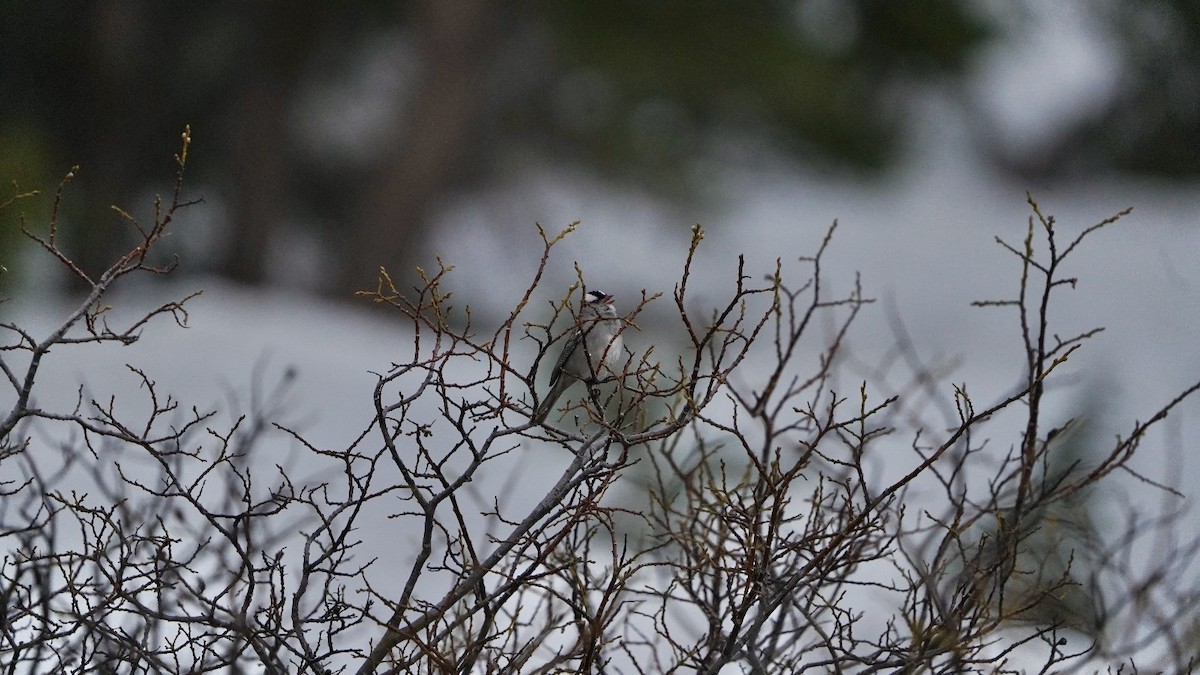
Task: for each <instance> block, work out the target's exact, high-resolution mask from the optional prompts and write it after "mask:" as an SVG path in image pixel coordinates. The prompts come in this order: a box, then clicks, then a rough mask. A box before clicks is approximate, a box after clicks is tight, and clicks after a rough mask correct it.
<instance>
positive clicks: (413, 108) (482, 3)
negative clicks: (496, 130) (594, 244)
mask: <svg viewBox="0 0 1200 675" xmlns="http://www.w3.org/2000/svg"><path fill="white" fill-rule="evenodd" d="M502 18H503V9H502V8H501V5H500V4H498V3H496V2H493V1H490V0H426V1H424V2H421V3H420V4H419V5H418V7H417V8H416V15H415V16H414V17H413V21H414V25H415V26H416V30H417V40H418V49H419V51H420V58H421V59H422V64H421V68H422V74H421V76H420V78H419V80H418V82H417V85H416V87H415V89H414V90H413V91H411V92H408V96H409V97H410V98H409V102H408V105H407V109H408V115H407V120H408V121H407V123H406V124H404V125H403V128H400V129H398V134H397V136H396V137H395V140H394V142H393V144H392V146H391V147H389V148H387V149H386V150H384V152H383V153H382V157H381V160H380V163H379V165H378V166H377V168H376V170H375V171H374V172H373V174H372V176H373V177H372V178H371V179H370V180H368V181H367V183H366V186H365V188H366V192H365V194H364V195H363V196H362V198H361V199H359V200H358V204H359V212H358V219H357V222H355V223H354V226H353V227H352V231H351V234H350V236H348V237H346V238H345V239H344V240H343V241H344V242H345V243H344V246H345V248H344V249H343V251H342V256H341V270H340V275H341V278H340V279H339V289H338V290H360V289H364V288H369V287H373V286H374V280H375V276H376V271H377V270H378V268H379V267H380V266H381V265H382V266H385V267H388V268H389V269H390V270H391V271H393V272H395V273H396V275H397V277H401V276H403V274H402V273H407V268H408V267H409V266H410V265H411V264H413V263H414V257H415V255H416V254H417V252H418V251H419V250H420V248H421V246H422V244H423V243H424V241H425V238H426V234H427V232H426V230H427V224H428V220H429V217H430V215H431V213H432V211H433V209H434V208H435V207H436V205H437V203H438V201H439V200H440V199H441V198H443V197H444V196H445V195H446V194H447V193H448V192H449V191H450V190H451V189H452V188H453V186H454V184H455V183H456V182H457V181H458V179H459V178H460V177H462V176H463V174H464V173H465V172H466V169H467V168H468V166H469V165H470V162H471V160H472V159H473V157H474V153H472V152H471V147H472V145H473V144H474V143H475V142H477V141H479V140H480V139H481V137H482V135H481V134H480V133H479V125H480V122H481V114H480V113H481V109H482V108H483V106H484V104H485V103H486V95H485V89H486V85H487V75H488V70H489V68H488V66H489V65H490V62H491V60H492V57H493V55H494V52H495V51H496V47H497V45H498V44H499V43H500V38H501V30H500V26H499V23H500V22H501V20H502Z"/></svg>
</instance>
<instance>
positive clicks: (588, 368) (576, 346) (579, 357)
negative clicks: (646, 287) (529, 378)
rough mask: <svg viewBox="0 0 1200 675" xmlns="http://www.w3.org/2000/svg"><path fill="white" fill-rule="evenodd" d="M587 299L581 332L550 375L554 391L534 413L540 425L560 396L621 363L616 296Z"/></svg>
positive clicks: (593, 295)
mask: <svg viewBox="0 0 1200 675" xmlns="http://www.w3.org/2000/svg"><path fill="white" fill-rule="evenodd" d="M584 298H585V300H584V303H583V307H580V308H579V330H577V331H575V333H574V334H573V335H571V337H570V339H568V340H567V344H565V345H563V350H562V354H559V356H558V363H556V364H554V372H552V373H551V374H550V392H549V393H548V394H546V397H545V398H543V399H542V402H541V404H540V405H538V407H537V411H536V412H534V414H533V421H534V422H535V423H537V424H541V423H542V422H544V421H545V420H546V416H547V415H549V414H550V409H551V408H553V407H554V403H555V401H557V400H558V397H559V396H562V394H563V392H564V391H566V390H567V388H568V387H570V386H571V385H572V384H575V382H576V381H577V380H578V381H580V382H583V383H584V384H586V385H589V386H590V385H592V384H594V383H595V382H596V381H597V380H598V379H599V378H600V371H601V369H604V368H607V369H609V370H612V369H613V368H614V367H616V365H617V363H618V362H620V360H621V327H622V322H621V319H620V318H619V317H617V308H616V307H614V306H613V296H611V295H608V294H607V293H604V292H602V291H588V293H587V295H585V296H584Z"/></svg>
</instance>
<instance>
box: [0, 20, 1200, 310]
mask: <svg viewBox="0 0 1200 675" xmlns="http://www.w3.org/2000/svg"><path fill="white" fill-rule="evenodd" d="M2 6H3V15H4V20H3V22H0V45H3V46H2V47H0V54H2V56H0V58H2V62H0V97H2V98H0V100H3V101H4V105H3V106H2V107H0V176H2V177H3V178H4V179H5V181H6V183H7V182H8V181H12V180H15V181H17V182H18V183H19V185H20V186H21V187H22V188H27V189H28V188H35V189H42V190H43V191H52V190H53V187H54V186H55V185H56V184H57V182H58V181H59V180H60V179H61V177H62V176H63V175H64V174H65V173H66V172H67V170H68V169H69V168H70V167H71V166H72V165H74V164H79V165H81V167H82V169H81V171H80V172H78V178H77V179H76V181H75V185H74V187H73V189H72V191H71V193H70V197H69V199H68V202H67V204H66V206H67V211H66V214H65V215H66V218H65V219H64V220H65V226H66V228H67V230H66V233H65V234H66V236H68V237H69V244H68V249H69V250H72V251H74V252H76V254H77V255H78V256H79V257H80V259H81V261H82V263H83V265H84V268H85V269H87V270H98V269H100V268H101V266H103V265H104V264H105V263H106V262H107V261H109V260H111V258H112V256H113V255H114V253H115V252H116V251H118V250H122V249H123V248H124V247H126V246H127V245H128V244H129V243H130V242H131V241H133V238H132V234H131V232H129V231H128V230H129V228H128V226H127V224H124V223H122V222H120V220H119V219H118V218H117V217H115V216H114V215H113V214H112V213H111V212H110V211H109V210H108V206H109V205H110V204H117V205H121V206H122V207H123V208H125V209H127V210H129V211H130V212H132V213H134V214H135V215H138V216H141V217H149V213H150V212H149V205H150V203H151V199H152V196H153V195H154V194H155V193H166V192H167V188H168V187H169V184H170V182H169V181H170V179H171V177H172V163H171V153H172V152H173V151H174V150H175V149H176V147H177V139H178V136H179V133H180V132H181V131H182V130H183V128H184V125H186V124H190V125H191V127H192V130H193V134H194V138H195V146H194V149H193V153H194V154H193V156H192V164H191V166H190V169H189V170H190V176H189V182H188V193H189V194H190V195H192V196H200V197H202V198H203V199H204V202H205V203H204V205H203V206H200V207H197V208H194V209H192V210H191V211H190V212H188V213H187V214H186V218H184V219H183V221H182V223H181V226H180V227H178V228H177V229H176V230H175V233H174V235H173V236H174V239H175V241H174V242H173V245H174V246H175V247H176V248H177V250H178V252H180V254H181V257H182V262H183V265H182V271H183V272H184V273H204V274H214V275H219V276H220V277H224V278H227V279H231V280H234V281H237V282H239V283H245V284H274V285H285V286H288V287H293V288H301V289H305V290H313V291H318V292H321V293H324V294H328V295H331V296H334V297H342V298H345V297H348V293H347V291H350V290H355V289H360V288H366V287H370V286H372V284H373V279H374V276H375V271H376V270H377V269H378V267H379V266H380V265H385V266H387V267H388V268H389V269H391V270H393V271H396V270H399V271H403V270H408V269H411V267H412V266H413V265H416V264H422V265H426V266H428V265H430V261H431V260H432V258H433V257H434V256H435V255H440V256H442V257H443V258H444V259H446V261H447V262H456V261H461V259H462V256H461V255H459V252H460V251H462V250H466V251H470V250H472V249H473V248H474V247H475V246H476V244H475V243H474V242H473V241H471V240H472V239H475V238H478V236H486V235H471V236H468V235H467V234H466V233H465V232H464V230H463V229H462V226H463V224H464V223H465V222H467V221H471V220H473V219H476V218H475V216H474V215H472V214H475V213H476V212H477V211H478V210H480V209H482V210H484V211H486V212H487V213H488V217H487V218H486V224H487V228H490V229H491V230H492V231H494V232H507V231H513V232H517V231H519V232H523V233H526V234H528V233H529V232H531V231H532V228H531V224H532V222H533V221H534V220H538V219H541V218H547V219H548V220H547V221H544V224H545V225H546V226H547V227H548V228H551V229H556V228H557V227H560V226H562V225H564V224H565V223H567V222H570V221H571V220H575V219H577V218H583V217H584V216H585V215H590V214H585V213H580V212H576V213H570V209H566V210H565V211H564V210H561V209H557V208H552V207H550V206H547V203H548V202H550V201H552V200H553V198H552V197H547V196H546V193H547V192H554V191H556V190H557V191H558V192H560V193H561V192H562V190H563V189H564V187H566V186H564V185H563V184H562V182H563V181H566V182H568V183H569V184H570V185H571V186H574V187H575V188H576V189H582V190H585V191H590V192H592V193H595V192H597V191H602V192H604V193H606V194H610V195H621V198H622V199H625V200H627V201H628V202H630V203H636V204H638V205H639V206H638V207H636V209H635V210H634V211H633V212H630V213H626V214H618V216H619V217H620V218H622V219H628V218H638V219H640V222H638V223H636V225H637V226H638V227H639V228H652V229H661V228H668V227H677V228H679V229H680V230H686V228H687V227H689V226H690V224H691V223H692V222H694V221H704V222H706V223H708V224H710V229H712V228H714V227H722V228H723V227H726V225H725V224H722V223H720V222H719V219H718V218H717V216H718V215H719V214H722V213H730V212H732V210H733V209H736V208H739V205H744V204H745V203H746V202H747V201H748V200H747V197H748V196H750V195H748V193H747V190H746V189H745V185H744V182H745V181H746V179H747V177H750V182H752V183H753V184H755V185H760V184H761V182H762V181H761V180H759V179H762V178H763V177H764V176H763V174H764V173H767V174H770V177H771V178H777V177H779V176H784V175H788V174H791V175H793V176H796V175H800V176H805V175H807V176H810V177H811V176H816V177H818V179H819V180H829V179H830V177H834V178H837V179H839V180H841V181H842V182H843V183H846V182H849V183H851V184H854V185H857V186H865V187H867V188H876V189H887V188H888V187H889V186H893V185H894V184H895V180H897V177H898V176H903V175H905V173H906V172H907V173H913V172H921V171H924V170H926V169H927V168H928V167H924V166H922V160H921V159H920V156H921V153H922V152H925V151H927V150H928V149H929V148H930V147H933V148H937V147H940V146H943V145H944V144H947V143H950V144H952V146H953V152H954V153H957V154H958V155H959V156H960V157H961V158H962V159H961V160H960V161H964V162H967V161H969V162H971V163H973V164H976V165H978V166H981V167H983V168H984V170H985V174H984V175H986V176H987V178H990V179H993V180H1011V181H1013V182H1014V183H1016V184H1020V185H1022V186H1024V187H1026V188H1028V189H1032V190H1034V191H1035V192H1041V191H1045V190H1048V189H1051V188H1053V187H1055V186H1059V185H1062V184H1063V183H1064V182H1065V181H1078V180H1079V179H1081V178H1083V177H1094V176H1097V175H1104V176H1110V175H1112V174H1114V173H1116V174H1119V175H1127V176H1139V177H1143V176H1149V177H1154V178H1156V179H1162V180H1165V181H1171V182H1177V183H1182V184H1185V185H1186V186H1187V189H1194V187H1195V184H1196V183H1195V180H1194V179H1195V176H1196V174H1197V172H1198V171H1200V151H1198V148H1200V3H1197V2H1195V1H1194V0H1152V1H1122V0H1095V1H1092V2H1086V3H1059V2H1050V1H1049V0H913V1H910V2H899V3H898V2H890V1H888V0H790V1H778V0H738V1H733V0H725V1H721V0H715V1H712V2H703V3H695V2H687V1H684V0H662V1H659V2H651V3H647V2H622V1H616V2H614V1H604V2H602V1H599V0H575V1H573V2H552V1H539V0H525V1H521V2H474V1H468V0H442V1H436V2H433V1H430V2H411V1H410V2H406V1H389V2H378V1H370V0H364V1H360V2H353V3H326V2H313V1H311V0H292V1H289V2H282V1H262V2H253V3H244V2H216V3H204V4H197V3H191V2H162V1H160V0H120V1H116V2H103V3H95V2H86V1H82V0H76V1H66V2H55V3H24V2H14V1H8V0H6V1H5V2H3V3H2ZM931 131H932V133H931ZM739 177H740V178H741V179H742V181H741V182H739ZM769 179H770V178H768V180H769ZM805 182H806V181H803V180H800V181H797V189H803V188H804V183H805ZM1168 184H1172V183H1170V182H1169V183H1168ZM580 186H586V187H580ZM484 195H490V200H484V199H483V197H482V196H484ZM1020 196H1021V195H1020V192H1019V191H1017V192H1016V194H1015V196H1014V199H1015V200H1019V199H1020ZM930 197H936V196H930ZM575 198H576V201H579V198H578V195H577V196H576V197H575ZM42 201H43V202H44V203H42V204H39V205H36V206H30V207H26V210H27V211H30V213H31V216H32V217H31V222H38V220H39V218H44V216H45V209H46V208H48V200H42ZM1014 205H1015V207H1016V209H1015V210H1016V211H1018V212H1019V211H1020V203H1019V202H1014ZM931 206H932V205H931ZM38 209H41V211H39V210H38ZM932 210H933V209H931V211H932ZM847 215H849V214H847ZM11 216H12V214H9V218H10V219H11ZM585 224H588V225H592V224H593V223H591V222H588V219H587V218H585ZM594 225H595V226H597V227H599V228H605V227H607V226H608V225H609V223H605V222H595V223H594ZM886 225H887V224H886V223H863V224H862V226H863V227H867V228H883V227H886ZM961 225H963V224H961V223H960V224H953V226H961ZM822 226H823V225H822ZM729 227H732V225H730V226H729ZM14 229H15V228H14V227H5V228H4V229H3V235H2V236H3V237H5V238H4V239H3V240H0V243H3V244H4V250H5V253H4V255H3V258H4V260H5V264H6V266H8V267H9V269H10V270H13V274H10V275H8V277H7V279H5V283H7V284H10V285H11V284H13V283H19V281H18V279H20V278H21V277H22V275H24V278H26V279H30V283H32V284H34V285H38V286H40V285H42V284H44V283H61V282H62V279H57V280H56V279H47V278H45V277H43V276H41V275H39V274H38V273H37V271H36V270H30V269H24V270H21V266H22V264H23V263H22V260H20V259H18V258H20V257H21V256H22V255H23V254H20V253H18V252H17V251H15V250H11V249H10V247H11V246H13V245H14V242H15V241H16V239H17V238H16V237H15V236H14ZM464 238H465V239H467V241H463V240H462V239H464ZM502 239H503V238H502ZM653 240H654V239H653V237H652V238H650V239H649V240H647V241H653ZM520 241H521V243H522V245H529V244H530V243H531V241H532V243H533V244H536V241H534V240H528V239H525V240H520ZM641 243H643V244H644V245H649V244H648V243H646V242H641ZM518 248H519V247H518ZM494 253H495V254H496V255H497V258H496V259H497V260H500V259H506V260H508V259H511V258H509V257H508V256H509V255H511V252H504V251H494ZM518 254H519V251H518ZM502 256H503V257H502ZM29 264H30V265H38V264H40V263H32V262H31V263H29ZM19 270H20V271H19Z"/></svg>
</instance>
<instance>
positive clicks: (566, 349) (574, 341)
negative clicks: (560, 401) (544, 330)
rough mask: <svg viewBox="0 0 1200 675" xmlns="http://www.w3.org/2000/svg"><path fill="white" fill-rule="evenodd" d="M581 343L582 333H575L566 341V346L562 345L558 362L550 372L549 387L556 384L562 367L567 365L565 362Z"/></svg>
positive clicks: (578, 331)
mask: <svg viewBox="0 0 1200 675" xmlns="http://www.w3.org/2000/svg"><path fill="white" fill-rule="evenodd" d="M582 342H583V331H581V330H577V331H575V332H574V333H573V334H572V335H571V337H570V338H569V339H568V340H567V344H565V345H563V350H562V352H561V353H560V354H559V355H558V362H557V363H555V364H554V370H552V371H550V387H551V388H553V387H554V385H556V384H558V381H559V380H560V379H562V376H563V366H565V365H567V360H568V359H570V358H571V355H572V354H574V353H575V350H576V349H579V345H580V344H581V343H582Z"/></svg>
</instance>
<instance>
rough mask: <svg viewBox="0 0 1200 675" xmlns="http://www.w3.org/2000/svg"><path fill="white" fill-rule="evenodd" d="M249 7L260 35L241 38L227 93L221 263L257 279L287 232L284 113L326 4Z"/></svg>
mask: <svg viewBox="0 0 1200 675" xmlns="http://www.w3.org/2000/svg"><path fill="white" fill-rule="evenodd" d="M247 11H248V13H249V20H250V21H251V22H252V24H253V25H254V26H255V27H256V28H255V29H254V30H253V31H251V33H250V34H252V35H257V36H261V39H256V40H253V41H251V43H250V44H248V45H247V47H246V53H245V56H244V58H243V59H242V64H243V68H242V69H241V72H240V77H239V78H238V79H237V83H236V85H235V87H234V89H233V92H232V96H231V100H232V101H233V102H234V106H235V107H234V111H233V119H232V120H231V122H230V124H231V126H232V129H230V139H231V146H232V147H230V148H229V155H228V156H229V157H230V172H229V175H228V177H227V178H226V180H228V181H229V183H228V194H230V196H231V214H230V222H231V223H232V230H233V231H232V236H231V239H230V242H229V247H228V251H227V253H226V256H225V260H224V261H222V265H223V267H224V272H225V274H226V275H227V276H229V277H232V278H233V279H236V280H238V281H242V282H247V283H258V282H262V281H263V280H264V279H265V277H266V272H267V267H266V265H267V259H268V257H269V252H270V250H271V248H272V247H273V246H277V245H278V244H279V237H280V236H281V235H282V233H284V232H285V231H286V228H285V227H284V223H283V220H284V219H285V218H286V217H287V216H288V210H289V199H290V198H291V197H290V195H292V194H293V188H294V186H293V182H294V181H293V178H294V173H295V172H294V171H293V163H292V162H291V161H289V154H290V148H291V145H292V142H291V141H292V138H291V125H290V124H289V120H288V115H289V111H290V110H291V108H292V103H293V101H294V99H295V95H296V92H297V90H298V89H299V83H300V81H301V78H302V76H303V72H304V66H305V64H306V63H307V60H308V57H309V55H310V54H311V53H312V52H313V51H314V50H315V49H316V46H317V45H318V44H319V42H320V39H321V36H322V31H323V30H324V29H325V28H326V25H325V24H326V23H327V21H326V19H327V18H328V16H327V15H328V13H329V8H328V7H326V6H324V5H322V4H319V3H318V2H317V0H305V1H304V2H301V3H296V2H294V1H286V0H274V1H272V2H260V3H254V4H253V5H252V6H251V7H250V8H249V9H248V10H247Z"/></svg>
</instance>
